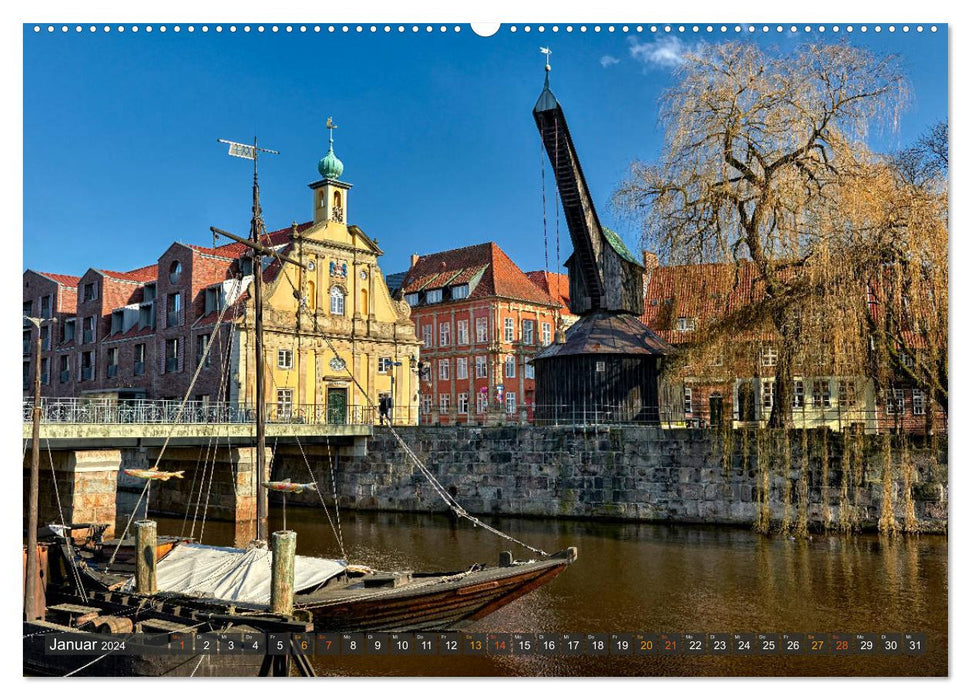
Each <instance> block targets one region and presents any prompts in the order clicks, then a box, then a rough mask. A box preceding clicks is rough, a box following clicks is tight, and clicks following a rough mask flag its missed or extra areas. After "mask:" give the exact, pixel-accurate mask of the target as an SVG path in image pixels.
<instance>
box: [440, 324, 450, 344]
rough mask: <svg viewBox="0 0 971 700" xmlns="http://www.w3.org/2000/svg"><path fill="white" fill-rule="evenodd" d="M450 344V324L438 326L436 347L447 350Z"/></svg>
mask: <svg viewBox="0 0 971 700" xmlns="http://www.w3.org/2000/svg"><path fill="white" fill-rule="evenodd" d="M451 344H452V324H451V323H449V322H447V321H446V322H445V323H439V324H438V347H440V348H447V347H448V346H449V345H451Z"/></svg>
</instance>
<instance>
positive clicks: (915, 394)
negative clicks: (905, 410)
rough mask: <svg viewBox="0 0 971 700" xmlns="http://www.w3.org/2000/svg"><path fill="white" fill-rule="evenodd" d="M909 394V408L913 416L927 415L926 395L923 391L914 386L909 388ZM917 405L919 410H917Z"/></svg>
mask: <svg viewBox="0 0 971 700" xmlns="http://www.w3.org/2000/svg"><path fill="white" fill-rule="evenodd" d="M910 395H911V410H912V411H913V414H914V415H915V416H926V415H927V395H926V394H925V393H924V391H923V389H918V388H917V387H914V388H913V389H911V390H910ZM918 406H919V407H920V410H918Z"/></svg>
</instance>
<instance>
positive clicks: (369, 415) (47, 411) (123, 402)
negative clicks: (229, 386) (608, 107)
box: [23, 380, 379, 425]
mask: <svg viewBox="0 0 971 700" xmlns="http://www.w3.org/2000/svg"><path fill="white" fill-rule="evenodd" d="M25 386H26V380H25ZM40 406H41V421H42V422H44V423H88V424H90V423H96V424H165V423H168V424H172V423H178V424H183V423H185V424H194V423H224V424H225V423H254V424H255V423H256V409H255V408H254V407H253V406H251V405H247V404H241V403H227V402H212V401H187V402H186V403H185V405H184V406H183V405H182V402H181V401H149V400H144V399H105V398H97V399H96V398H91V399H86V398H65V399H57V398H42V399H41V404H40ZM180 407H181V408H180ZM33 409H34V402H33V401H30V400H27V401H24V402H23V419H24V421H30V420H32V419H33ZM378 419H379V416H378V412H377V409H375V408H373V407H371V406H339V407H338V406H331V407H329V408H328V407H327V406H316V405H298V406H289V407H284V408H282V409H278V407H277V406H276V405H273V404H271V405H268V406H267V407H266V422H267V423H286V424H291V425H299V424H314V425H324V424H330V425H344V424H347V425H373V424H374V423H376V422H378Z"/></svg>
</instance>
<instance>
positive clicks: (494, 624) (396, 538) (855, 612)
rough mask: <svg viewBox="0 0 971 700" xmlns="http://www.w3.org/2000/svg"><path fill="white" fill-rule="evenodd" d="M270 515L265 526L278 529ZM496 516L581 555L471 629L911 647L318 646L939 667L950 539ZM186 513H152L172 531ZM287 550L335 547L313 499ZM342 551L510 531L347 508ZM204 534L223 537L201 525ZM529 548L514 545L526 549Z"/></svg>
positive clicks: (475, 546)
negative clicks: (859, 637) (878, 639)
mask: <svg viewBox="0 0 971 700" xmlns="http://www.w3.org/2000/svg"><path fill="white" fill-rule="evenodd" d="M280 515H281V513H280V511H279V510H274V511H273V512H272V513H271V523H270V526H271V529H277V528H279V527H281V525H282V522H281V519H280ZM489 523H490V524H491V525H494V526H497V527H498V528H500V529H501V530H503V531H505V532H508V533H509V534H511V535H513V536H514V537H516V538H517V539H520V540H522V541H524V542H527V543H529V544H531V545H533V546H535V547H539V548H541V549H544V550H546V551H548V552H553V551H557V550H559V549H562V548H564V547H567V546H575V547H577V548H578V550H579V559H578V560H577V561H576V562H575V563H574V564H573V565H572V566H570V567H568V568H567V570H566V571H565V572H564V573H563V574H561V575H560V576H559V577H558V578H557V579H555V580H554V581H553V582H552V583H550V584H548V585H546V586H544V587H542V588H540V589H538V590H536V591H534V592H532V593H530V594H528V595H527V596H525V597H523V598H521V599H519V600H517V601H515V602H514V603H512V604H510V605H508V606H507V607H505V608H503V609H501V610H499V611H498V612H496V613H494V614H492V615H490V616H489V617H487V618H485V619H484V620H480V621H477V622H474V623H471V624H469V625H468V626H467V627H465V628H464V631H470V632H531V633H538V632H551V633H563V632H572V633H581V634H585V633H608V634H609V633H651V634H658V633H664V632H680V633H687V632H700V633H708V632H728V633H735V632H747V633H759V632H771V633H780V634H781V633H787V632H789V633H830V632H846V633H858V632H868V633H870V632H872V633H886V632H894V633H904V632H916V633H922V634H924V635H926V646H927V650H926V652H925V653H924V654H923V655H920V656H902V655H894V656H861V655H852V656H821V657H819V656H771V657H768V656H745V657H743V656H684V655H678V656H662V655H650V656H644V655H638V656H628V657H621V656H608V657H594V656H583V657H572V656H571V657H566V656H523V657H520V656H502V657H494V656H485V657H477V656H468V655H463V656H456V657H441V656H440V657H424V656H423V657H395V656H381V657H373V656H372V657H364V656H360V657H355V656H340V657H315V658H314V659H313V663H314V666H315V667H316V669H317V672H318V674H320V675H349V676H362V675H363V676H666V675H671V676H693V675H699V676H700V675H705V676H751V675H757V676H761V675H770V676H785V675H797V676H846V675H864V676H898V675H900V676H926V675H947V671H948V665H947V610H948V606H947V597H948V589H947V586H948V582H947V539H946V538H945V537H941V536H922V537H898V538H895V539H891V538H885V537H880V536H877V535H856V536H835V535H833V536H819V535H817V536H814V537H813V539H812V540H809V541H796V540H790V539H788V538H785V537H764V536H761V535H757V534H755V533H753V532H751V531H748V530H744V529H726V528H716V527H701V526H673V525H672V526H668V525H652V524H637V523H617V522H611V523H604V522H587V521H567V520H538V519H522V518H495V519H491V520H489ZM181 524H182V523H181V520H178V521H177V520H174V519H165V518H160V519H159V525H160V527H159V532H160V533H166V534H178V532H179V530H180V528H181ZM287 524H288V526H289V527H290V529H294V530H296V531H297V533H298V537H297V552H298V554H304V555H319V556H327V557H339V556H340V550H339V548H338V546H337V542H336V539H335V536H334V534H333V532H332V529H331V527H330V525H329V524H328V522H327V519H326V517H325V515H324V513H323V511H322V510H321V509H319V508H318V509H310V508H293V507H291V508H289V509H288V510H287ZM340 525H341V530H342V532H343V539H344V544H345V547H346V549H347V555H348V557H349V559H350V560H351V561H352V562H354V563H363V564H367V565H369V566H372V567H375V568H381V569H397V570H403V569H404V570H407V569H429V570H457V569H463V568H465V567H467V566H468V565H470V564H471V563H472V562H482V563H494V562H496V561H497V560H498V553H499V551H500V550H503V549H509V548H510V547H509V546H508V545H509V543H508V542H506V541H505V540H501V539H499V538H497V537H496V536H495V535H493V534H491V533H489V532H487V531H485V530H483V529H482V528H476V527H473V526H472V525H471V524H469V523H467V522H465V521H463V522H459V523H453V522H452V521H451V520H450V519H449V518H447V517H446V516H444V515H416V514H395V513H370V512H342V513H341V518H340ZM205 541H206V542H207V543H208V544H223V545H224V544H231V541H232V531H231V528H230V526H229V525H228V524H225V523H208V524H207V526H206V536H205ZM526 554H527V552H526V551H524V550H518V551H515V555H516V557H517V558H526Z"/></svg>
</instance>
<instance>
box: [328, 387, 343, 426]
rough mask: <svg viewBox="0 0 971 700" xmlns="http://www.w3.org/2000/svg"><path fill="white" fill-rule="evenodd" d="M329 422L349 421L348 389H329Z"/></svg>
mask: <svg viewBox="0 0 971 700" xmlns="http://www.w3.org/2000/svg"><path fill="white" fill-rule="evenodd" d="M327 422H328V423H346V422H347V389H328V390H327Z"/></svg>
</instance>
